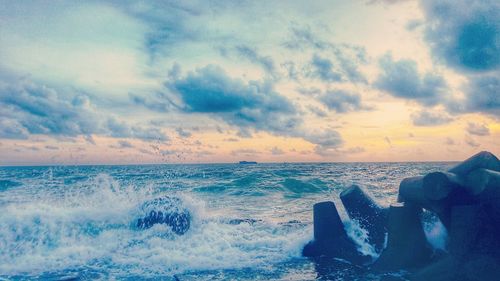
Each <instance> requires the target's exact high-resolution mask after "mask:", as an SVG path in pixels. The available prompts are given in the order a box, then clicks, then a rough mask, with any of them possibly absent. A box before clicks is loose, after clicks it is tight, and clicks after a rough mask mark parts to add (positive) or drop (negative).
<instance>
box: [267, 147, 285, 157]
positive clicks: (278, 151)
mask: <svg viewBox="0 0 500 281" xmlns="http://www.w3.org/2000/svg"><path fill="white" fill-rule="evenodd" d="M270 152H271V154H272V155H283V154H285V152H284V151H283V149H280V148H279V147H276V146H275V147H273V148H271V150H270Z"/></svg>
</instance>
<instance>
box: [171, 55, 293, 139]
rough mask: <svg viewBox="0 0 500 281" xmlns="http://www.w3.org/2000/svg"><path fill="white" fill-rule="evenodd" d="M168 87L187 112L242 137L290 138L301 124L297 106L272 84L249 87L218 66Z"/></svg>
mask: <svg viewBox="0 0 500 281" xmlns="http://www.w3.org/2000/svg"><path fill="white" fill-rule="evenodd" d="M167 87H168V88H169V89H170V90H171V91H172V92H173V93H175V94H177V95H178V96H179V97H180V99H181V100H182V103H183V105H182V106H181V108H182V110H183V111H184V112H188V113H206V114H210V115H212V116H213V117H215V118H219V119H221V120H223V121H225V122H226V123H228V124H230V125H234V126H237V127H239V128H240V129H241V130H242V132H243V133H249V132H248V130H251V129H254V130H257V131H260V130H261V131H268V132H271V133H277V134H289V133H290V132H291V131H293V130H294V129H296V127H297V126H298V123H299V122H300V119H299V118H298V116H297V111H296V108H295V106H294V105H293V104H292V103H291V102H290V101H289V100H288V99H287V98H286V97H284V96H282V95H280V94H279V93H277V92H276V91H274V88H273V84H272V83H271V82H268V81H263V82H259V81H250V82H247V83H246V82H244V81H242V80H240V79H233V78H231V77H229V76H228V75H227V74H226V72H225V71H224V70H223V69H222V68H220V67H217V66H213V65H208V66H206V67H204V68H199V69H196V70H195V71H192V72H189V73H188V74H187V75H186V76H185V77H182V78H179V79H176V80H173V81H169V82H167Z"/></svg>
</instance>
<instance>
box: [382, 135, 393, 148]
mask: <svg viewBox="0 0 500 281" xmlns="http://www.w3.org/2000/svg"><path fill="white" fill-rule="evenodd" d="M384 140H385V142H386V143H387V144H388V145H389V147H391V148H392V141H391V139H390V138H389V137H388V136H386V137H384Z"/></svg>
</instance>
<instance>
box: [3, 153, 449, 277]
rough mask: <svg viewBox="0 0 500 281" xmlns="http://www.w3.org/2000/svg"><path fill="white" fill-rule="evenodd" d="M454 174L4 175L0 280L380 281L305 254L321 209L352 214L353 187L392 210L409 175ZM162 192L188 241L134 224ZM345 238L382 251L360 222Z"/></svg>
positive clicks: (205, 168)
mask: <svg viewBox="0 0 500 281" xmlns="http://www.w3.org/2000/svg"><path fill="white" fill-rule="evenodd" d="M449 166H450V164H449V163H324V164H258V165H238V164H210V165H149V166H148V165H146V166H64V167H1V168H0V280H1V279H4V278H5V279H7V280H24V279H39V280H87V279H102V280H108V279H120V280H137V279H162V280H313V279H324V280H332V279H333V280H335V279H337V280H379V279H380V278H382V276H376V275H373V274H371V273H367V272H364V271H363V269H362V268H357V267H355V266H351V265H349V264H347V263H345V262H343V261H338V260H322V261H312V260H310V259H306V258H302V257H301V256H300V252H301V249H302V247H303V245H304V244H305V243H306V242H307V241H308V240H310V239H311V238H312V205H313V204H314V203H315V202H318V201H324V200H333V201H336V202H337V206H338V207H339V211H340V212H343V210H341V204H340V203H339V202H338V201H339V200H338V194H339V193H340V192H341V191H342V190H343V188H345V187H348V186H349V185H351V184H352V183H358V184H363V185H365V186H366V187H367V188H368V190H369V191H370V192H371V193H372V194H373V196H374V197H375V198H376V199H377V200H378V201H379V202H380V203H381V204H384V205H388V204H389V203H390V202H392V201H394V200H395V198H396V194H397V187H398V184H399V181H400V180H401V179H402V178H404V177H408V176H413V175H420V174H425V173H427V172H429V171H433V170H444V169H446V168H448V167H449ZM163 195H169V196H176V197H179V198H181V199H182V201H183V202H184V205H185V206H186V207H187V208H188V209H189V210H190V212H191V214H192V222H191V228H190V230H189V231H188V232H187V233H186V234H184V235H182V236H179V235H176V234H174V233H173V232H172V231H171V230H170V229H169V228H168V227H167V226H165V225H155V226H153V227H152V228H149V229H146V230H140V229H137V228H136V221H137V219H138V218H139V217H140V216H141V213H140V206H141V205H142V204H143V203H144V202H146V201H148V200H151V199H153V198H156V197H159V196H163ZM346 230H347V231H348V233H349V234H350V235H351V236H352V237H353V238H354V239H355V240H356V241H358V243H359V249H360V250H361V251H364V252H365V253H371V254H372V255H376V253H374V252H373V250H372V249H371V248H370V247H369V245H367V244H366V243H363V231H361V230H360V229H359V228H357V227H356V225H355V224H353V223H347V224H346ZM429 231H430V232H431V235H432V232H433V231H436V230H435V229H430V230H429ZM394 274H395V276H396V275H397V273H394ZM385 277H387V276H385ZM385 277H383V278H385Z"/></svg>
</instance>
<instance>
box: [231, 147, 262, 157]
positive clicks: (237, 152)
mask: <svg viewBox="0 0 500 281" xmlns="http://www.w3.org/2000/svg"><path fill="white" fill-rule="evenodd" d="M242 154H243V155H246V156H253V155H256V154H260V152H259V151H257V150H255V149H251V148H242V149H236V150H233V151H231V155H233V156H238V155H242Z"/></svg>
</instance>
